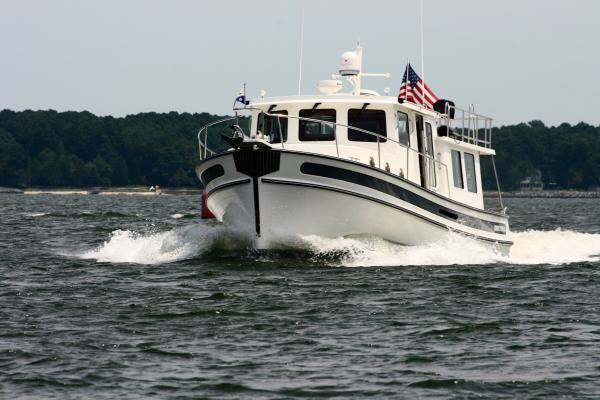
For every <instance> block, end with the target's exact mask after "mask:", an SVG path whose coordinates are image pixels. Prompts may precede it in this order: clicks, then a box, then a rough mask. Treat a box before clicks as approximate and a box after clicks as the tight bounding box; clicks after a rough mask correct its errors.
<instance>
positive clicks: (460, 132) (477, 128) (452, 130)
mask: <svg viewBox="0 0 600 400" xmlns="http://www.w3.org/2000/svg"><path fill="white" fill-rule="evenodd" d="M451 114H454V118H450V115H451ZM492 122H493V119H492V118H490V117H486V116H483V115H480V114H476V113H475V107H474V106H473V104H471V105H469V109H468V110H463V109H462V108H458V107H455V106H452V105H450V104H448V103H446V108H445V113H444V114H442V125H445V126H447V127H448V137H450V138H453V139H455V140H460V141H462V142H465V143H470V144H474V145H476V146H481V147H485V148H486V149H489V148H491V147H492Z"/></svg>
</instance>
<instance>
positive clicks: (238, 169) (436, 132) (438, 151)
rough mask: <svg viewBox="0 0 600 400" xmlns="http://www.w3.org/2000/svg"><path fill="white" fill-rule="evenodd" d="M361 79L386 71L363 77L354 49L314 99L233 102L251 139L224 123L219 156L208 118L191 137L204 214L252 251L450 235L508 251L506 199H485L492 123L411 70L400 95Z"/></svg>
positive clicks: (321, 84) (408, 68) (359, 51)
mask: <svg viewBox="0 0 600 400" xmlns="http://www.w3.org/2000/svg"><path fill="white" fill-rule="evenodd" d="M363 76H389V74H368V73H364V72H362V48H360V47H358V48H357V49H356V50H355V51H352V52H346V53H344V54H343V55H342V58H341V62H340V68H339V74H338V75H334V76H333V77H332V79H328V80H323V81H321V82H319V84H318V89H319V94H316V95H302V96H300V95H297V96H285V97H261V98H259V99H255V100H251V101H246V99H245V95H244V94H242V95H241V96H240V97H238V99H236V101H237V102H236V104H237V103H239V104H241V105H242V107H240V108H236V109H235V110H236V115H237V113H238V112H245V113H249V114H250V117H251V124H250V131H249V132H244V131H243V130H242V129H241V128H239V126H238V125H235V124H234V125H231V127H232V128H233V133H232V136H231V137H225V138H223V140H224V141H225V143H226V144H227V146H229V148H227V149H226V150H224V151H221V152H217V151H215V150H214V149H211V148H209V147H210V146H209V142H210V143H214V142H213V141H212V140H210V141H209V136H210V135H211V132H214V130H211V129H210V128H211V126H213V125H214V124H215V123H213V124H211V125H208V126H205V127H203V128H202V129H201V130H200V131H199V133H198V143H199V150H200V163H199V164H198V166H197V167H196V173H197V175H198V177H199V179H200V180H201V181H202V184H203V185H204V188H205V207H207V208H208V209H209V210H210V211H211V212H212V213H213V214H214V216H215V217H216V218H217V219H218V220H219V221H222V222H223V223H225V224H227V225H229V226H233V227H235V228H238V229H242V230H244V231H247V232H249V233H250V234H251V235H254V237H255V238H256V246H257V247H258V248H268V247H269V246H271V245H272V244H273V243H278V242H280V241H282V240H286V239H288V238H294V237H297V236H299V235H300V236H302V235H318V236H323V237H347V236H353V235H376V236H379V237H382V238H384V239H387V240H390V241H393V242H397V243H400V244H405V245H418V244H423V243H429V242H434V241H437V240H440V239H442V238H443V237H444V236H445V235H447V234H448V232H456V233H459V234H462V235H466V236H469V237H472V238H474V239H475V240H479V241H481V242H484V243H487V244H490V245H492V246H493V247H494V248H496V249H498V250H499V251H502V252H508V250H509V248H510V246H511V245H512V241H511V240H510V239H509V238H508V236H507V235H508V233H509V226H508V216H507V215H506V209H505V208H504V207H502V200H501V198H500V205H501V207H500V208H499V209H485V207H484V201H483V190H482V177H481V169H480V160H481V157H492V161H493V156H494V154H495V151H494V149H493V148H492V119H491V118H489V117H485V116H482V115H479V114H476V113H475V112H474V109H473V107H472V106H470V107H469V108H468V109H466V110H465V109H460V108H458V107H456V106H455V105H454V103H453V102H452V101H449V100H442V99H438V98H437V96H435V94H433V92H432V91H431V90H430V89H429V88H428V87H427V85H426V84H425V83H424V82H423V81H422V80H421V78H420V77H419V76H418V75H417V74H416V72H415V71H414V70H413V69H412V67H411V66H410V64H409V65H407V66H406V69H405V71H404V74H403V79H402V85H401V87H400V93H399V95H398V96H389V95H388V93H384V94H383V95H381V94H379V93H377V92H375V91H373V90H367V89H363V88H362V87H361V77H363ZM344 78H345V79H346V80H347V82H348V83H349V85H350V87H351V88H350V89H351V90H349V91H347V92H344V85H343V82H342V80H341V79H344ZM386 92H387V90H386ZM236 118H237V116H236V117H232V118H229V119H226V120H222V121H217V122H222V123H231V122H232V120H235V119H236ZM498 193H499V194H500V192H498Z"/></svg>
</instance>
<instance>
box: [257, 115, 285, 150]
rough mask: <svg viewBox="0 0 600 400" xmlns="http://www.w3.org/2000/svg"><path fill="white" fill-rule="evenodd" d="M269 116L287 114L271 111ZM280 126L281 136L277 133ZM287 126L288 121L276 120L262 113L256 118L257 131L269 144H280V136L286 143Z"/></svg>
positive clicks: (283, 118)
mask: <svg viewBox="0 0 600 400" xmlns="http://www.w3.org/2000/svg"><path fill="white" fill-rule="evenodd" d="M271 114H280V115H288V112H287V111H273V112H271ZM280 125H281V134H280V132H279V126H280ZM287 125H288V119H287V118H285V117H281V118H277V117H274V116H270V115H265V114H263V113H260V114H259V116H258V130H259V131H261V132H262V133H263V134H264V135H265V136H268V139H269V142H271V143H281V139H280V136H281V137H283V141H284V142H287Z"/></svg>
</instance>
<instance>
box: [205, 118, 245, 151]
mask: <svg viewBox="0 0 600 400" xmlns="http://www.w3.org/2000/svg"><path fill="white" fill-rule="evenodd" d="M236 118H237V117H227V118H222V119H219V120H217V121H213V122H209V123H208V124H206V125H204V126H203V127H202V128H200V130H199V131H198V151H199V153H200V160H203V159H205V158H206V153H207V151H208V152H210V155H213V154H215V152H214V151H212V150H210V149H209V148H208V147H207V144H208V128H210V127H211V126H213V125H217V124H222V123H223V122H227V121H232V120H234V119H236ZM202 131H205V134H204V144H202V140H201V138H200V135H201V134H202ZM202 148H204V155H203V154H202Z"/></svg>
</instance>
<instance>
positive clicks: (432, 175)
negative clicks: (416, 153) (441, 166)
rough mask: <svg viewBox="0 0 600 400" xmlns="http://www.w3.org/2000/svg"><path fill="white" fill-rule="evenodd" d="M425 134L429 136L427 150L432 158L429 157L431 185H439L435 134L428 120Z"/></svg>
mask: <svg viewBox="0 0 600 400" xmlns="http://www.w3.org/2000/svg"><path fill="white" fill-rule="evenodd" d="M425 135H426V137H427V148H426V149H425V151H426V152H427V155H428V156H429V157H431V158H429V159H428V162H427V163H428V164H429V186H433V187H437V181H436V177H435V161H434V159H435V152H434V151H433V135H432V132H431V124H430V123H429V122H427V123H426V124H425Z"/></svg>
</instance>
